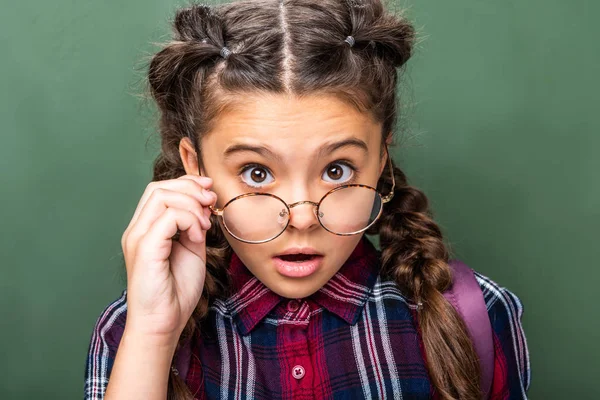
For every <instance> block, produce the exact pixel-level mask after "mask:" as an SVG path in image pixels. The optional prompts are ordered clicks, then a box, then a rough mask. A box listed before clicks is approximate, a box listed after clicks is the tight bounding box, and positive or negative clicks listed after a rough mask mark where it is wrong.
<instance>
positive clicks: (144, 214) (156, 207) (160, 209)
mask: <svg viewBox="0 0 600 400" xmlns="http://www.w3.org/2000/svg"><path fill="white" fill-rule="evenodd" d="M201 201H202V202H204V204H202V203H201V202H199V201H198V200H197V199H196V198H194V197H191V196H188V195H186V194H183V193H180V192H175V191H171V190H167V189H164V188H158V189H156V190H154V192H153V194H152V195H151V196H150V199H148V201H147V203H146V205H145V206H144V208H143V209H142V211H141V213H140V216H139V218H138V220H137V221H136V222H135V224H134V226H133V227H132V229H131V232H130V236H131V237H133V238H135V237H141V236H143V235H144V234H145V233H146V232H147V231H148V230H149V229H150V227H151V226H152V225H153V224H154V222H155V221H156V220H157V219H158V218H159V217H160V216H161V215H162V214H163V213H164V212H165V210H166V209H168V208H176V209H181V210H185V211H188V212H191V213H193V214H194V215H195V216H196V218H197V219H198V221H199V222H200V224H201V227H202V229H204V230H208V229H210V226H211V224H210V220H209V218H207V217H206V215H205V213H204V211H203V208H208V207H205V206H206V205H208V204H211V203H210V202H211V201H212V198H211V197H210V196H205V198H203V199H202V200H201Z"/></svg>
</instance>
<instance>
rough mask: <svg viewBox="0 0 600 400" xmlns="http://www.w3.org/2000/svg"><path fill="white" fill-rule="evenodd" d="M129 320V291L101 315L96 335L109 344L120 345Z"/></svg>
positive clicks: (95, 327)
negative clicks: (127, 319) (126, 322)
mask: <svg viewBox="0 0 600 400" xmlns="http://www.w3.org/2000/svg"><path fill="white" fill-rule="evenodd" d="M126 318H127V289H125V290H123V291H122V292H121V295H120V296H119V297H118V298H117V299H115V300H113V301H112V302H111V303H110V304H108V305H107V306H106V307H105V308H104V310H102V312H101V313H100V316H99V317H98V319H97V320H96V325H95V326H94V332H93V334H94V335H98V336H99V338H100V339H102V340H105V341H106V342H107V344H111V345H114V344H117V345H118V344H119V342H120V341H121V336H122V335H123V331H124V329H125V320H126Z"/></svg>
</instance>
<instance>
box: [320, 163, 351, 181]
mask: <svg viewBox="0 0 600 400" xmlns="http://www.w3.org/2000/svg"><path fill="white" fill-rule="evenodd" d="M356 171H357V169H356V168H354V167H353V166H351V165H349V164H346V163H344V162H341V161H338V162H336V163H334V164H329V166H328V167H327V169H326V170H325V171H323V176H322V178H321V179H323V180H324V181H327V182H329V183H344V182H348V181H350V180H351V179H352V177H353V176H354V174H355V173H356Z"/></svg>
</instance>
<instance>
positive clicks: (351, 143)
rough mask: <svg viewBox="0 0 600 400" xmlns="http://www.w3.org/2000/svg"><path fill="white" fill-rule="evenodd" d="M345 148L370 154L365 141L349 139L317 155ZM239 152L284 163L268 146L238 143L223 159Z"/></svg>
mask: <svg viewBox="0 0 600 400" xmlns="http://www.w3.org/2000/svg"><path fill="white" fill-rule="evenodd" d="M344 147H355V148H358V149H360V150H362V151H363V152H364V153H366V154H368V153H369V147H368V146H367V144H366V143H365V142H364V141H363V140H361V139H358V138H348V139H344V140H340V141H339V142H333V143H330V144H328V145H326V146H324V147H322V148H321V149H320V150H319V152H318V153H317V157H318V158H321V157H323V155H325V154H329V153H332V152H334V151H336V150H339V149H341V148H344ZM238 152H253V153H257V154H259V155H261V156H263V157H265V158H271V159H273V160H275V161H278V162H282V159H281V157H280V156H279V155H278V154H277V153H275V152H274V151H273V150H271V149H270V148H269V147H268V146H257V145H251V144H245V143H238V144H234V145H231V146H229V147H227V149H225V151H224V152H223V157H224V158H230V157H231V156H232V155H233V154H235V153H238Z"/></svg>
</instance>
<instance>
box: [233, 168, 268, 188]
mask: <svg viewBox="0 0 600 400" xmlns="http://www.w3.org/2000/svg"><path fill="white" fill-rule="evenodd" d="M240 175H241V178H242V182H244V183H245V184H246V185H248V186H250V187H261V186H264V185H268V184H269V183H272V182H273V177H272V176H271V173H270V172H269V170H268V169H267V168H265V167H263V166H262V165H260V164H248V165H246V166H244V167H243V168H242V171H241V172H240ZM269 176H271V180H269Z"/></svg>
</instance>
